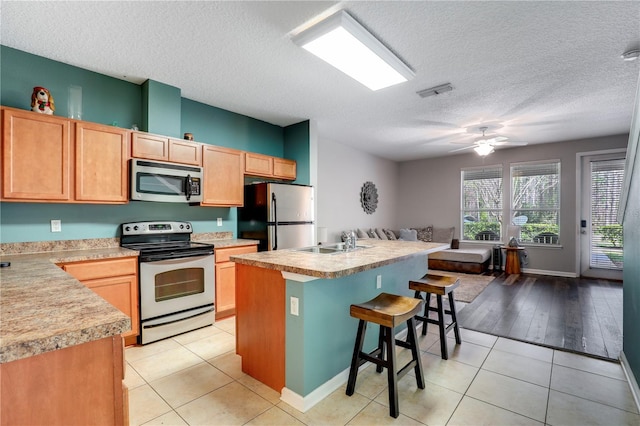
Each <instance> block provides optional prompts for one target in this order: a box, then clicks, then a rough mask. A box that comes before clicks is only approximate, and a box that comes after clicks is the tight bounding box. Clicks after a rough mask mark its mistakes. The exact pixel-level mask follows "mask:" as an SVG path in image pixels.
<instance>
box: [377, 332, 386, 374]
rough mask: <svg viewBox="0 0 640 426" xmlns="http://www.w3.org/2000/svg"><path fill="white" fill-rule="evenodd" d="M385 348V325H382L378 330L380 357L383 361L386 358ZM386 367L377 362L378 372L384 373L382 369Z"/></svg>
mask: <svg viewBox="0 0 640 426" xmlns="http://www.w3.org/2000/svg"><path fill="white" fill-rule="evenodd" d="M384 348H385V344H384V327H383V326H380V331H379V332H378V349H379V351H378V359H379V360H380V361H381V362H382V361H384V360H385V358H384V356H385V355H384ZM383 368H384V367H383V366H382V364H376V373H382V369H383Z"/></svg>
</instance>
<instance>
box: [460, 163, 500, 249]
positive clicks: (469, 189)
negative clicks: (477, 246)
mask: <svg viewBox="0 0 640 426" xmlns="http://www.w3.org/2000/svg"><path fill="white" fill-rule="evenodd" d="M461 201H462V209H461V213H462V218H461V219H462V220H461V222H462V226H461V229H462V239H463V240H477V239H482V240H500V239H501V238H500V236H501V235H502V214H503V213H502V166H494V167H487V168H482V169H469V170H463V171H462V200H461Z"/></svg>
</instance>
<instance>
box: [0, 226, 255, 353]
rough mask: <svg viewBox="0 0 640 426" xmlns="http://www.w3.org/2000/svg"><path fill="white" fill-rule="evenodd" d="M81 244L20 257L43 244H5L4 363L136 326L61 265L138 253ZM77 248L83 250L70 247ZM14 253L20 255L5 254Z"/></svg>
mask: <svg viewBox="0 0 640 426" xmlns="http://www.w3.org/2000/svg"><path fill="white" fill-rule="evenodd" d="M203 238H204V241H207V242H210V243H212V244H214V246H215V247H218V248H220V247H234V246H243V245H252V244H257V243H258V241H254V240H239V239H231V238H228V239H212V238H211V237H210V236H206V235H205V236H203ZM194 240H197V241H202V239H200V238H198V239H194ZM77 241H78V242H77V243H72V242H65V243H64V244H57V245H56V247H64V249H63V250H52V251H42V252H37V253H28V254H21V253H20V250H25V249H26V250H31V249H33V247H40V246H39V245H37V244H36V245H34V244H32V243H27V244H21V243H16V244H11V245H4V250H2V252H3V253H5V255H2V256H0V261H2V262H11V266H9V267H6V268H0V363H5V362H11V361H15V360H19V359H22V358H27V357H30V356H34V355H38V354H41V353H45V352H48V351H53V350H56V349H62V348H65V347H69V346H74V345H78V344H82V343H87V342H91V341H94V340H98V339H102V338H104V337H109V336H114V335H117V334H121V333H123V332H125V331H127V330H128V329H129V328H130V327H131V322H130V319H129V317H127V316H126V315H125V314H123V313H122V312H120V311H119V310H118V309H116V308H115V307H113V306H112V305H111V304H109V303H108V302H107V301H105V300H104V299H103V298H102V297H100V296H98V295H97V294H96V293H94V292H93V291H92V290H90V289H89V288H87V287H85V286H84V285H83V284H82V283H81V282H80V281H78V280H76V279H75V278H73V277H72V276H71V275H69V274H67V273H66V272H65V271H63V270H62V269H61V268H59V267H58V266H57V265H56V263H68V262H80V261H86V260H99V259H113V258H120V257H130V256H138V252H137V251H134V250H128V249H125V248H121V247H119V246H113V245H114V243H115V244H118V241H117V240H115V239H113V240H112V241H111V240H110V241H106V242H105V241H103V239H100V240H77ZM43 246H44V247H51V246H52V245H51V243H46V244H44V245H43ZM73 247H80V249H78V250H73V249H68V248H73ZM95 247H100V248H95ZM12 250H13V251H17V253H14V254H6V253H7V252H9V251H12ZM23 253H24V252H23Z"/></svg>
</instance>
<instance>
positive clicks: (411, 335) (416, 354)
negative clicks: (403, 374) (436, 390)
mask: <svg viewBox="0 0 640 426" xmlns="http://www.w3.org/2000/svg"><path fill="white" fill-rule="evenodd" d="M407 343H409V345H411V356H412V357H413V359H414V360H415V361H416V366H415V367H414V370H413V371H414V372H415V373H416V382H417V384H418V388H420V389H424V374H423V372H422V360H421V359H420V351H419V350H418V336H417V335H416V324H415V320H414V319H413V318H409V319H408V320H407Z"/></svg>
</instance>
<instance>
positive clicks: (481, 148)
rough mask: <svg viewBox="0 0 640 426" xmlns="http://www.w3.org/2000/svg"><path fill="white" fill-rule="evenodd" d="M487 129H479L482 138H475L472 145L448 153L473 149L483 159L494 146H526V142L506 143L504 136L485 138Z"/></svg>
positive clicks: (506, 139)
mask: <svg viewBox="0 0 640 426" xmlns="http://www.w3.org/2000/svg"><path fill="white" fill-rule="evenodd" d="M487 129H488V127H480V131H482V136H481V137H479V138H476V139H475V140H474V141H473V145H469V146H465V147H463V148H458V149H454V150H453V151H449V152H458V151H465V150H467V149H472V148H473V150H475V151H476V152H477V153H478V155H480V156H482V157H484V156H485V155H489V154H491V153H492V152H493V151H494V148H495V147H496V146H504V145H510V146H524V145H526V144H527V143H526V142H508V139H509V138H507V137H505V136H498V135H488V136H487V135H485V132H486V131H487Z"/></svg>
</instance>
